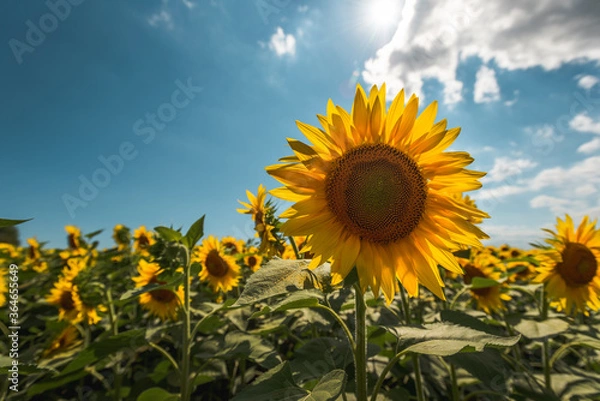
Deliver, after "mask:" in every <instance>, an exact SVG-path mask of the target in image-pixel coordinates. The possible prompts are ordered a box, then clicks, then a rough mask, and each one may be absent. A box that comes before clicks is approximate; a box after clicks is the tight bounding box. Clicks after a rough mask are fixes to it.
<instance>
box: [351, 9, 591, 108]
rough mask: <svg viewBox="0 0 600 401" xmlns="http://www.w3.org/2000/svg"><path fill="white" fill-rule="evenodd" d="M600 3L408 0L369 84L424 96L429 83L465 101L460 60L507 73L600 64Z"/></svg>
mask: <svg viewBox="0 0 600 401" xmlns="http://www.w3.org/2000/svg"><path fill="white" fill-rule="evenodd" d="M599 7H600V3H598V2H594V1H589V0H573V1H570V2H557V1H542V2H540V1H538V0H524V1H520V2H506V1H502V0H490V1H486V2H480V1H475V0H468V1H451V0H445V1H440V0H421V1H416V0H406V2H405V3H404V8H403V10H402V18H401V21H400V23H399V25H398V28H397V30H396V32H395V34H394V36H393V37H392V39H391V40H390V41H389V42H388V43H387V44H386V45H384V46H383V47H381V48H380V49H379V50H377V52H376V54H375V56H374V57H372V58H370V59H369V60H367V61H366V62H365V66H364V70H363V72H362V76H363V79H364V80H365V81H366V82H367V83H369V84H381V83H382V82H384V81H385V82H386V83H387V87H388V90H389V93H390V94H395V93H397V92H399V91H400V89H401V88H406V90H407V91H409V92H415V93H417V94H419V95H422V88H423V82H424V80H426V79H430V78H432V79H436V80H438V81H439V82H440V83H442V84H443V85H444V102H445V103H447V104H451V103H456V102H459V101H460V100H462V88H463V83H462V82H461V81H459V80H458V79H457V75H456V71H457V67H458V65H459V63H460V61H462V60H464V59H466V58H467V57H470V56H476V57H479V58H480V59H482V60H483V62H484V63H489V62H490V61H493V63H494V65H495V66H497V68H500V69H505V70H516V69H527V68H533V67H542V68H543V69H545V70H552V69H557V68H559V67H560V66H561V65H563V64H565V63H568V62H572V61H581V60H596V61H598V60H600V41H598V40H597V38H598V37H600V24H598V15H599V12H600V9H599Z"/></svg>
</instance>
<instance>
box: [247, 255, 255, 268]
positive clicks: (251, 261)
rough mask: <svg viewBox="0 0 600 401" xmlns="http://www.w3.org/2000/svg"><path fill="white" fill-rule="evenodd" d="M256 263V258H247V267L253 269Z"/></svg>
mask: <svg viewBox="0 0 600 401" xmlns="http://www.w3.org/2000/svg"><path fill="white" fill-rule="evenodd" d="M256 262H257V260H256V256H249V257H248V266H250V267H254V266H256Z"/></svg>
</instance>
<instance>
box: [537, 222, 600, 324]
mask: <svg viewBox="0 0 600 401" xmlns="http://www.w3.org/2000/svg"><path fill="white" fill-rule="evenodd" d="M556 220H557V224H556V232H554V231H552V230H547V229H545V230H544V231H546V232H547V233H549V234H550V235H551V236H552V237H551V238H547V239H546V242H547V243H548V244H549V245H550V246H551V247H552V249H550V250H548V251H546V252H542V253H540V255H538V259H539V261H540V266H539V267H538V269H537V271H538V275H537V277H536V278H535V279H534V281H535V282H537V283H544V284H545V289H546V294H547V296H548V298H549V299H550V300H551V301H553V306H556V307H557V308H558V310H559V311H565V312H566V313H568V314H574V313H575V312H576V311H580V312H582V313H584V314H586V315H587V314H588V312H587V310H586V307H589V308H590V309H591V310H594V311H597V310H598V309H600V269H599V268H598V265H600V229H597V228H596V220H593V221H589V218H588V216H584V217H583V219H582V220H581V223H580V224H579V227H578V228H577V230H575V228H574V226H573V220H572V219H571V217H570V216H569V215H566V217H565V220H561V219H560V218H557V219H556Z"/></svg>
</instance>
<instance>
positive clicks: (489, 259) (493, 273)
mask: <svg viewBox="0 0 600 401" xmlns="http://www.w3.org/2000/svg"><path fill="white" fill-rule="evenodd" d="M459 260H460V262H461V265H462V267H463V269H464V271H465V274H464V276H463V280H464V282H465V284H471V283H472V282H473V279H474V278H475V277H480V278H486V279H491V280H495V281H498V280H500V279H501V277H502V268H501V266H502V262H501V261H500V260H499V259H498V258H496V257H495V256H494V255H492V254H491V253H490V252H488V251H482V252H478V251H475V250H472V251H471V258H470V259H459ZM507 290H508V288H507V287H506V286H505V285H504V284H498V285H494V286H491V287H485V288H471V290H470V292H471V295H472V296H473V299H474V300H475V302H476V303H477V306H478V307H479V308H480V309H482V310H484V311H485V312H486V313H487V314H490V315H491V314H492V313H493V312H500V311H503V310H506V306H505V305H504V303H503V301H510V300H511V297H510V295H508V294H507V293H506V292H507Z"/></svg>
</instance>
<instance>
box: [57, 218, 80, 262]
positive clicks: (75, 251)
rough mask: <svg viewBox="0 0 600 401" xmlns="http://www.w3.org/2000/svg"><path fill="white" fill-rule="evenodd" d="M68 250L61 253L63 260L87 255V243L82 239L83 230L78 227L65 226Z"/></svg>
mask: <svg viewBox="0 0 600 401" xmlns="http://www.w3.org/2000/svg"><path fill="white" fill-rule="evenodd" d="M65 231H66V232H67V245H68V249H66V250H64V251H62V252H60V253H59V255H60V257H61V258H63V259H69V258H71V257H77V256H83V255H85V254H86V249H85V245H86V244H85V242H84V241H83V239H82V238H81V230H80V229H79V228H78V227H76V226H65Z"/></svg>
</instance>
